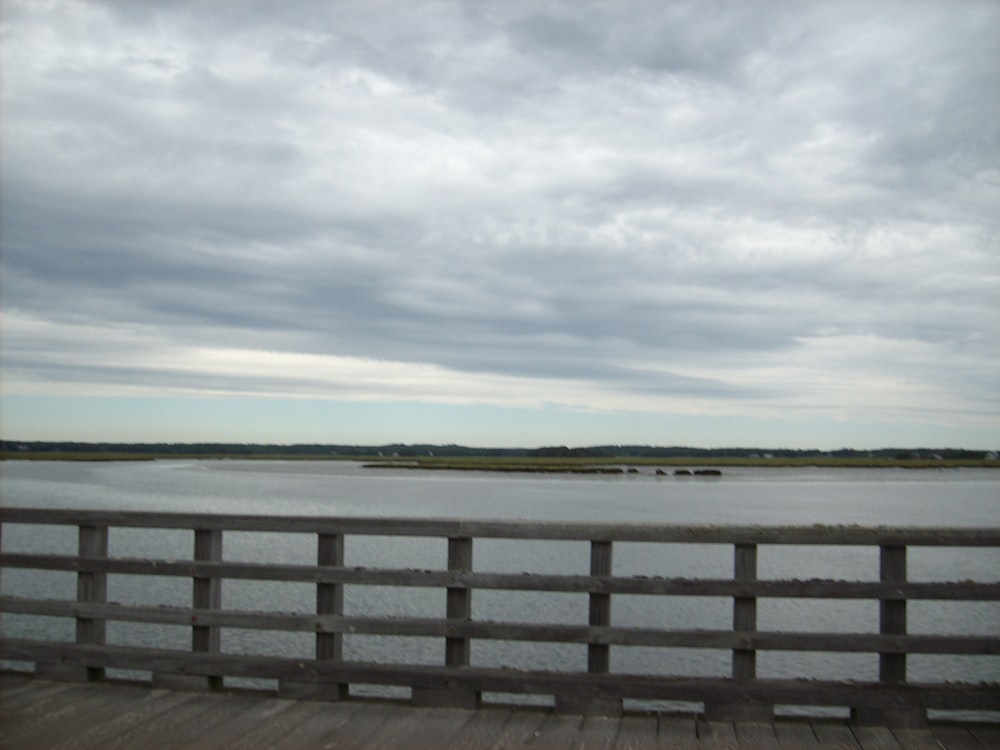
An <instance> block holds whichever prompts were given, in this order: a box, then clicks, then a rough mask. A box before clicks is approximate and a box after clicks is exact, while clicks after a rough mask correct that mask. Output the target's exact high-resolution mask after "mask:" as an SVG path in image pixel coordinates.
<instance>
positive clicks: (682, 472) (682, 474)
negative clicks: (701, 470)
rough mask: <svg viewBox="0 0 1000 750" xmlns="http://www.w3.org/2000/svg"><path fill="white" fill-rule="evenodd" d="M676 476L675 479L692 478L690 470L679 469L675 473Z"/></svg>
mask: <svg viewBox="0 0 1000 750" xmlns="http://www.w3.org/2000/svg"><path fill="white" fill-rule="evenodd" d="M674 476H675V477H689V476H691V470H690V469H677V470H676V471H675V472H674Z"/></svg>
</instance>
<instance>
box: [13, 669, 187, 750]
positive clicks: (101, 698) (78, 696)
mask: <svg viewBox="0 0 1000 750" xmlns="http://www.w3.org/2000/svg"><path fill="white" fill-rule="evenodd" d="M76 688H77V689H75V690H67V691H61V692H58V693H56V694H55V695H50V696H49V699H48V700H45V701H41V702H39V703H38V704H36V705H33V706H30V707H27V708H26V710H24V711H10V713H8V710H9V707H5V712H4V713H5V716H4V721H3V730H2V732H3V734H2V737H3V742H4V746H5V747H17V748H21V747H25V748H27V747H46V748H48V747H53V746H55V745H57V744H59V742H60V741H61V740H62V739H63V738H67V737H70V738H71V737H75V736H77V735H79V734H80V733H82V732H84V731H85V730H87V729H89V728H90V727H93V726H94V725H95V724H97V723H100V722H101V721H106V720H111V719H113V717H114V715H115V712H117V711H123V710H127V709H128V707H129V704H130V703H132V702H134V701H135V700H137V699H139V698H142V697H145V699H146V700H149V701H155V700H157V699H166V697H167V696H166V693H165V692H164V691H154V692H155V693H156V694H155V695H149V691H148V690H145V689H144V688H131V689H128V690H107V689H106V688H104V687H103V686H101V685H97V684H92V683H88V684H82V685H77V686H76ZM177 697H178V698H181V699H183V698H186V697H187V696H185V695H178V696H177Z"/></svg>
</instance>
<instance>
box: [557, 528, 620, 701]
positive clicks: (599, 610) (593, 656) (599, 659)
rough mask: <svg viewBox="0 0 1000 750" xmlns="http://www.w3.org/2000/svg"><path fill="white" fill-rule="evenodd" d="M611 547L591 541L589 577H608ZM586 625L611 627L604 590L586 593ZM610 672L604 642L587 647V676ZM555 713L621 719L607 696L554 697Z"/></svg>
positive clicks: (607, 648)
mask: <svg viewBox="0 0 1000 750" xmlns="http://www.w3.org/2000/svg"><path fill="white" fill-rule="evenodd" d="M612 552H613V547H612V543H611V542H610V541H606V540H595V541H591V543H590V575H591V577H594V578H604V577H607V576H610V575H611V571H612ZM589 605H590V606H589V614H588V622H589V624H590V625H591V626H598V627H601V626H603V627H607V626H610V625H611V594H609V593H607V592H605V591H592V592H591V593H590V601H589ZM610 671H611V647H610V646H609V645H608V644H607V643H588V644H587V672H588V674H607V673H608V672H610ZM556 712H557V713H563V714H598V715H604V716H621V714H622V699H621V698H609V697H596V696H590V695H584V696H582V697H581V696H568V695H557V696H556Z"/></svg>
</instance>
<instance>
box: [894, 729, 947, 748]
mask: <svg viewBox="0 0 1000 750" xmlns="http://www.w3.org/2000/svg"><path fill="white" fill-rule="evenodd" d="M892 734H893V736H895V738H896V741H897V742H899V744H900V747H902V748H903V750H941V745H940V744H938V741H937V740H936V739H934V735H933V734H931V730H930V729H893V730H892Z"/></svg>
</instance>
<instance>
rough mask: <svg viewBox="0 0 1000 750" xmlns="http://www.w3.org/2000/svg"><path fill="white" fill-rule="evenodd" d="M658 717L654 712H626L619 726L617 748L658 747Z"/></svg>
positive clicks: (626, 749) (638, 749)
mask: <svg viewBox="0 0 1000 750" xmlns="http://www.w3.org/2000/svg"><path fill="white" fill-rule="evenodd" d="M658 723H659V722H658V721H657V717H656V716H655V715H654V714H648V715H643V714H640V715H635V716H631V715H628V714H626V715H625V716H623V717H622V719H621V724H620V726H619V728H618V739H617V740H616V741H615V750H649V748H655V747H656V741H657V724H658Z"/></svg>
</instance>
